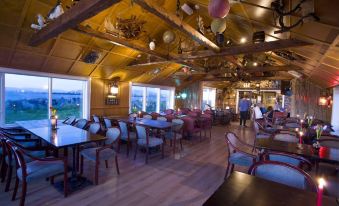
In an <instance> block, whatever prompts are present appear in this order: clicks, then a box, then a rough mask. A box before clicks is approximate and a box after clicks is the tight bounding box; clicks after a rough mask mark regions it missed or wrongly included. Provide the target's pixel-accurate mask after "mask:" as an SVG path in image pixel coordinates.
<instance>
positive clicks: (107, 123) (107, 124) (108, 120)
mask: <svg viewBox="0 0 339 206" xmlns="http://www.w3.org/2000/svg"><path fill="white" fill-rule="evenodd" d="M104 124H105V128H106V129H109V128H111V127H113V126H112V121H111V120H110V119H108V118H104Z"/></svg>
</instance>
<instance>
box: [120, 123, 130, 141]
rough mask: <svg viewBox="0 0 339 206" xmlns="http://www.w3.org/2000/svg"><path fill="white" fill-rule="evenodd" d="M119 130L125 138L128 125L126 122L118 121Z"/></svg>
mask: <svg viewBox="0 0 339 206" xmlns="http://www.w3.org/2000/svg"><path fill="white" fill-rule="evenodd" d="M118 124H119V128H120V132H121V134H120V135H121V137H123V138H125V139H127V138H128V127H127V123H126V122H123V121H118Z"/></svg>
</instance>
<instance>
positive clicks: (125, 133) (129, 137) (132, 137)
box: [118, 121, 137, 156]
mask: <svg viewBox="0 0 339 206" xmlns="http://www.w3.org/2000/svg"><path fill="white" fill-rule="evenodd" d="M118 124H119V128H120V133H121V134H120V139H119V150H120V145H121V140H122V141H126V143H127V149H126V150H127V151H126V152H127V156H128V155H129V148H130V147H132V142H133V141H136V139H137V135H136V133H135V132H131V131H130V130H129V128H128V125H127V123H126V122H124V121H118Z"/></svg>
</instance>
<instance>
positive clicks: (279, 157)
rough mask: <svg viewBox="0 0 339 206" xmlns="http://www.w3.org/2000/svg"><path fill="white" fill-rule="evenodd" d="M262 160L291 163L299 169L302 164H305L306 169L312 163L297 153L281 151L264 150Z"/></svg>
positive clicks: (309, 167)
mask: <svg viewBox="0 0 339 206" xmlns="http://www.w3.org/2000/svg"><path fill="white" fill-rule="evenodd" d="M263 159H264V160H269V161H276V162H284V163H286V164H290V165H293V166H295V167H298V168H300V169H302V168H303V165H307V166H308V169H311V168H312V164H311V162H310V161H308V160H307V159H305V158H303V157H300V156H298V155H293V154H287V153H282V152H265V153H264V155H263Z"/></svg>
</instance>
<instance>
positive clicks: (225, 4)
mask: <svg viewBox="0 0 339 206" xmlns="http://www.w3.org/2000/svg"><path fill="white" fill-rule="evenodd" d="M230 8H231V6H230V2H229V1H228V0H210V2H209V4H208V13H209V15H210V16H211V17H213V18H224V17H225V16H227V14H228V12H229V11H230Z"/></svg>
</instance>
